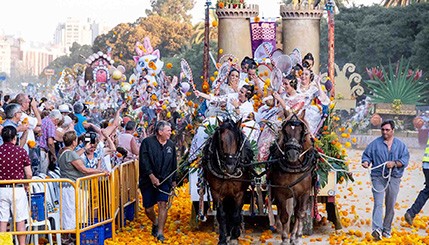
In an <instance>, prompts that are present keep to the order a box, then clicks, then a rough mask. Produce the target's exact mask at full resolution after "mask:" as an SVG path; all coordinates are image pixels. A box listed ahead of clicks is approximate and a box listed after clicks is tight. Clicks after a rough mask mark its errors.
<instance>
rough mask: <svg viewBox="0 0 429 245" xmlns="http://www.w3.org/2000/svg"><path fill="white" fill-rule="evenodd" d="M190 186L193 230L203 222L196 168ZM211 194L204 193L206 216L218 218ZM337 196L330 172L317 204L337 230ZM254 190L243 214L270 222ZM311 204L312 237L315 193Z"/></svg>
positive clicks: (308, 228)
mask: <svg viewBox="0 0 429 245" xmlns="http://www.w3.org/2000/svg"><path fill="white" fill-rule="evenodd" d="M189 185H190V194H191V202H192V215H191V221H190V222H191V226H192V227H193V228H198V227H199V224H200V222H201V220H200V217H198V215H199V211H200V210H199V207H200V194H199V187H198V169H197V168H194V169H191V170H190V171H189ZM208 192H209V189H207V190H205V192H204V199H203V200H204V209H205V212H204V214H203V215H204V216H216V210H214V209H213V206H212V203H209V199H210V200H211V198H208V197H207V193H208ZM336 194H337V176H336V172H333V171H332V172H329V176H328V183H327V184H326V185H325V186H324V187H323V188H321V189H320V190H319V192H318V194H317V195H316V197H317V203H321V204H325V205H326V211H327V215H328V217H327V218H328V220H330V221H331V222H333V224H334V225H335V229H337V230H338V229H341V228H342V226H341V222H340V219H339V214H338V212H337V208H336V202H335V200H336V198H335V195H336ZM252 195H253V196H254V195H255V194H252V190H250V189H249V190H248V193H247V196H248V197H250V198H247V199H245V200H246V202H245V205H244V208H243V211H242V214H243V215H244V216H252V217H254V216H263V217H266V218H267V220H268V215H269V213H268V210H269V209H268V207H267V205H264V207H263V209H262V210H263V212H262V213H260V212H259V210H260V209H258V208H257V204H256V202H255V200H254V199H253V202H252V201H251V200H252V198H251V197H252ZM263 195H264V196H266V191H263ZM310 200H311V201H310V203H309V207H308V214H309V215H308V217H307V218H306V220H307V222H305V226H304V230H303V232H304V234H306V235H311V234H312V233H313V222H310V221H313V220H314V219H316V217H315V215H316V214H315V212H314V191H312V193H311V198H310ZM273 214H274V215H277V208H276V207H275V206H274V205H273Z"/></svg>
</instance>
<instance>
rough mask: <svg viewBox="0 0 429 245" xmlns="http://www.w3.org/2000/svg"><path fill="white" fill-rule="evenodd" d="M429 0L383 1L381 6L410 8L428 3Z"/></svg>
mask: <svg viewBox="0 0 429 245" xmlns="http://www.w3.org/2000/svg"><path fill="white" fill-rule="evenodd" d="M428 2H429V1H428V0H382V2H381V5H383V6H384V7H386V8H389V7H396V6H402V7H403V6H408V5H410V4H413V3H428Z"/></svg>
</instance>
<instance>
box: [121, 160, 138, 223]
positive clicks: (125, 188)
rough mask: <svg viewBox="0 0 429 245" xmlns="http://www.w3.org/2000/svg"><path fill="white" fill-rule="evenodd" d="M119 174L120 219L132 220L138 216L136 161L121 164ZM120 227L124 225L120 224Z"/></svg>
mask: <svg viewBox="0 0 429 245" xmlns="http://www.w3.org/2000/svg"><path fill="white" fill-rule="evenodd" d="M119 172H120V173H121V178H120V179H121V187H120V192H121V205H120V208H121V219H122V220H123V221H125V220H133V219H134V218H135V217H137V215H138V212H137V211H138V190H139V189H138V185H137V183H138V175H139V162H138V160H133V161H128V162H126V163H123V164H121V165H120V171H119ZM121 225H125V224H124V223H122V222H121ZM121 227H122V226H121Z"/></svg>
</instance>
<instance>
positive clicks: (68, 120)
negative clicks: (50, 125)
mask: <svg viewBox="0 0 429 245" xmlns="http://www.w3.org/2000/svg"><path fill="white" fill-rule="evenodd" d="M72 121H73V120H72V119H71V118H70V117H69V116H65V117H64V122H63V124H62V125H61V127H64V128H65V127H68V126H69V125H70V123H72Z"/></svg>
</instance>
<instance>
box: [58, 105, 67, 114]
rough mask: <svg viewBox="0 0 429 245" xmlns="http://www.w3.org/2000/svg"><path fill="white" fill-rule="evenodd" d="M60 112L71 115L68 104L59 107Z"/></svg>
mask: <svg viewBox="0 0 429 245" xmlns="http://www.w3.org/2000/svg"><path fill="white" fill-rule="evenodd" d="M58 110H60V112H61V113H64V112H65V113H69V112H70V108H69V106H68V105H66V104H62V105H60V106H59V107H58Z"/></svg>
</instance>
